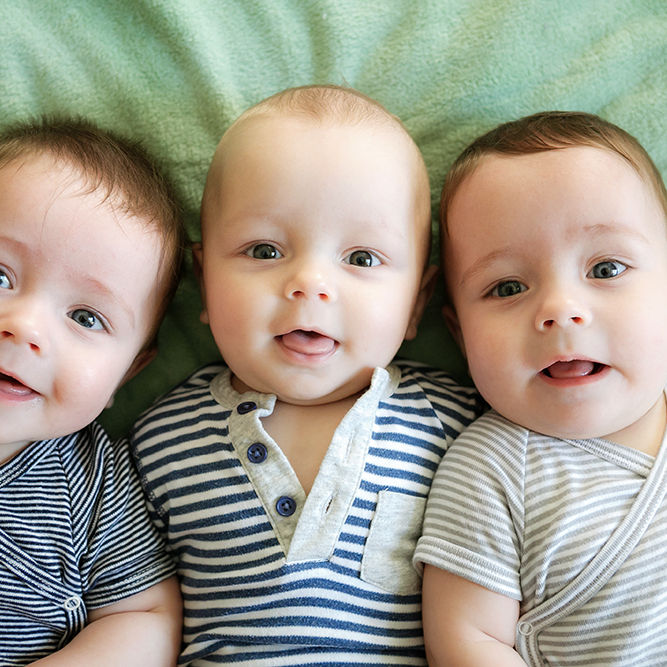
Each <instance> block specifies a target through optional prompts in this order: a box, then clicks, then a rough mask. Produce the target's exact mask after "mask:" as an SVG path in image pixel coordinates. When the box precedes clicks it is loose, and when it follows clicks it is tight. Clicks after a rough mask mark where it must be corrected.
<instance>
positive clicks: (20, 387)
mask: <svg viewBox="0 0 667 667" xmlns="http://www.w3.org/2000/svg"><path fill="white" fill-rule="evenodd" d="M0 390H2V391H4V392H5V393H6V394H13V395H15V396H24V395H28V394H34V393H36V392H35V391H34V390H33V389H31V388H30V387H28V386H27V385H25V384H23V382H21V381H20V380H17V379H16V378H15V377H12V376H11V375H7V374H6V373H0Z"/></svg>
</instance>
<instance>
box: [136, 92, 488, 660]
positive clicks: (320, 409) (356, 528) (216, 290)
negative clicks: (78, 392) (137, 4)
mask: <svg viewBox="0 0 667 667" xmlns="http://www.w3.org/2000/svg"><path fill="white" fill-rule="evenodd" d="M430 210H431V209H430V194H429V183H428V176H427V174H426V169H425V166H424V162H423V159H422V156H421V154H420V152H419V149H418V148H417V146H416V144H415V143H414V141H413V140H412V138H411V137H410V135H409V134H408V133H407V131H406V130H405V128H404V127H403V125H402V124H401V123H400V122H399V121H398V119H396V118H395V117H394V116H392V115H391V114H390V113H388V112H387V110H386V109H384V108H383V107H382V106H380V105H379V104H378V103H377V102H375V101H374V100H371V99H369V98H367V97H366V96H364V95H362V94H361V93H359V92H357V91H354V90H350V89H345V88H340V87H336V86H306V87H302V88H296V89H289V90H286V91H283V92H281V93H278V94H277V95H275V96H272V97H270V98H268V99H266V100H264V101H262V102H260V103H259V104H257V105H256V106H254V107H252V108H251V109H249V110H248V111H246V112H245V113H243V114H242V115H241V117H240V118H239V119H238V120H237V121H236V122H235V123H234V124H233V125H232V126H231V127H230V128H229V129H228V130H227V132H226V133H225V134H224V136H223V138H222V140H221V142H220V144H219V146H218V149H217V151H216V153H215V156H214V158H213V162H212V165H211V167H210V170H209V174H208V178H207V182H206V188H205V192H204V198H203V205H202V240H201V244H199V245H197V246H196V247H195V258H196V262H197V265H198V269H199V272H200V276H201V287H202V294H203V300H204V311H203V313H202V319H203V321H204V322H205V323H207V324H208V325H209V326H210V328H211V332H212V334H213V337H214V338H215V341H216V343H217V346H218V348H219V350H220V353H221V355H222V358H223V359H224V362H225V363H224V364H222V363H215V364H212V365H210V366H207V367H205V368H203V369H201V370H200V371H198V372H196V373H195V374H194V375H193V376H191V377H190V378H189V379H188V380H186V381H185V382H184V383H183V384H182V385H180V386H179V387H177V388H176V389H174V390H173V391H172V392H171V393H170V394H168V395H167V396H166V397H164V398H163V399H162V400H161V401H159V402H158V403H157V404H156V405H155V406H153V408H152V409H151V410H150V411H149V412H148V413H147V414H146V415H144V417H143V418H142V419H141V420H140V421H139V423H138V424H137V427H136V430H135V433H134V444H135V447H136V453H137V458H138V460H139V462H140V463H139V465H140V471H141V474H142V479H143V482H144V485H145V488H146V492H147V495H148V498H149V500H150V504H151V506H152V511H153V517H154V520H155V523H156V525H157V526H158V527H159V528H160V530H161V531H162V532H163V533H164V535H165V537H166V539H167V541H168V543H169V545H170V547H171V550H172V553H173V554H174V556H175V558H176V561H177V567H178V571H179V575H180V579H181V590H182V593H183V599H184V648H183V652H182V655H181V659H180V660H181V662H182V663H184V664H193V665H213V664H220V663H227V662H232V663H233V664H235V665H252V666H253V667H258V666H259V665H266V666H270V667H276V666H278V665H302V664H319V665H328V666H331V665H358V664H360V663H363V664H364V665H378V666H379V665H383V666H384V665H391V664H400V665H425V664H426V663H425V657H424V644H423V637H422V625H421V595H420V588H421V581H420V577H419V575H418V573H417V572H416V571H415V569H414V568H413V567H412V562H411V559H412V553H413V551H414V547H415V544H416V540H417V538H418V536H419V534H420V532H421V524H422V515H423V510H424V504H425V501H426V496H427V494H428V491H429V488H430V484H431V479H432V476H433V473H434V471H435V468H436V467H437V463H438V461H439V460H440V458H441V457H442V455H443V453H444V451H445V448H446V447H447V444H448V442H449V441H450V440H451V439H452V438H453V437H455V436H456V434H458V433H459V432H460V431H461V429H462V428H463V427H464V426H465V425H466V424H467V423H468V422H469V421H471V419H472V418H473V417H474V416H475V406H476V403H475V394H474V391H473V390H472V389H469V388H461V387H459V386H458V385H457V384H456V383H455V382H454V381H453V380H452V379H451V378H449V377H448V376H447V375H446V374H445V373H444V372H442V371H437V370H434V369H427V368H426V367H424V366H421V365H419V364H414V363H412V364H411V363H409V362H403V361H401V362H392V360H393V359H394V356H395V355H396V353H397V351H398V349H399V347H400V345H401V343H402V342H403V341H404V340H405V339H409V338H413V337H414V336H415V334H416V331H417V324H418V322H419V319H420V317H421V314H422V311H423V308H424V306H425V304H426V301H427V299H428V296H429V294H430V290H431V287H432V283H433V279H434V276H435V273H436V271H435V269H434V267H432V266H430V265H429V255H430V236H431V212H430Z"/></svg>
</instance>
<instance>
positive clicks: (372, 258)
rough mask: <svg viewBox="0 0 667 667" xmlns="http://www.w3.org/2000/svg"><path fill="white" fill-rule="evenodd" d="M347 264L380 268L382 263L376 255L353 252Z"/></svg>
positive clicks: (361, 251)
mask: <svg viewBox="0 0 667 667" xmlns="http://www.w3.org/2000/svg"><path fill="white" fill-rule="evenodd" d="M345 262H346V263H347V264H352V266H364V267H366V266H379V264H380V263H381V262H380V260H379V259H378V257H377V256H376V255H374V254H373V253H372V252H369V251H368V250H355V251H354V252H351V253H350V254H349V255H348V256H347V257H346V258H345Z"/></svg>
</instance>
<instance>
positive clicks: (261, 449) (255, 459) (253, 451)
mask: <svg viewBox="0 0 667 667" xmlns="http://www.w3.org/2000/svg"><path fill="white" fill-rule="evenodd" d="M267 454H268V452H267V451H266V447H265V446H264V445H263V444H262V443H261V442H256V443H254V444H253V445H250V447H248V461H250V463H262V461H265V460H266V455H267Z"/></svg>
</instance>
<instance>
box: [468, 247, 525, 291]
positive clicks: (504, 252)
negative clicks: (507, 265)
mask: <svg viewBox="0 0 667 667" xmlns="http://www.w3.org/2000/svg"><path fill="white" fill-rule="evenodd" d="M513 254H514V253H513V250H512V246H511V245H506V246H503V247H502V248H497V249H496V250H492V251H491V252H490V253H487V254H486V255H483V256H482V257H479V258H478V259H477V260H475V261H474V262H473V264H472V265H471V266H469V267H468V268H467V269H466V270H465V271H464V272H463V275H462V276H461V279H460V280H459V284H458V286H459V287H461V286H462V285H465V284H466V283H467V282H469V281H470V280H472V279H473V278H474V277H475V275H477V274H478V273H481V272H482V271H484V270H485V269H486V268H487V267H488V266H490V265H491V264H493V263H494V262H497V261H498V260H501V259H506V258H508V257H511V256H512V255H513Z"/></svg>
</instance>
